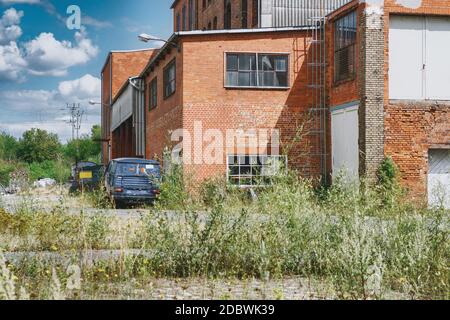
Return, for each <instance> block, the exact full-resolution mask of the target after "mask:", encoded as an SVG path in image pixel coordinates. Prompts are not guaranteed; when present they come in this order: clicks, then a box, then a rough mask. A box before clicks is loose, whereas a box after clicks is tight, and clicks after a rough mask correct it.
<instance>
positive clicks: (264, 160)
mask: <svg viewBox="0 0 450 320" xmlns="http://www.w3.org/2000/svg"><path fill="white" fill-rule="evenodd" d="M287 165H288V159H287V156H274V155H229V156H228V157H227V168H228V172H227V177H228V182H229V183H230V184H231V185H234V186H239V187H257V186H264V185H270V184H271V183H272V181H273V178H274V177H276V176H278V175H279V174H281V173H282V172H283V170H286V169H287Z"/></svg>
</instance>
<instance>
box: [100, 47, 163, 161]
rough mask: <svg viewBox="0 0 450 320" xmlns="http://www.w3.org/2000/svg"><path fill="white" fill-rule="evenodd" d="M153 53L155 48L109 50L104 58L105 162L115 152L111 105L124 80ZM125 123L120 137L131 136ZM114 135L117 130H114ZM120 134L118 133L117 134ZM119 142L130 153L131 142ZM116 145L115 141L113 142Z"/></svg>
mask: <svg viewBox="0 0 450 320" xmlns="http://www.w3.org/2000/svg"><path fill="white" fill-rule="evenodd" d="M154 53H155V50H135V51H125V50H122V51H111V52H110V53H109V54H108V57H107V58H106V61H105V64H104V66H103V68H102V71H101V79H102V99H101V109H102V138H103V143H102V159H103V161H104V162H105V163H108V162H109V160H110V159H113V158H115V152H114V153H113V148H112V146H113V145H112V142H113V140H112V139H111V138H112V135H113V131H111V116H112V114H111V113H112V110H111V109H112V105H113V102H114V101H115V100H116V99H117V97H118V95H119V94H120V93H121V89H122V87H123V86H124V83H125V82H128V79H129V78H130V77H133V76H136V75H138V74H139V73H140V72H141V71H142V69H143V68H144V67H145V66H146V64H147V63H148V60H149V59H150V57H151V56H152V55H153V54H154ZM125 127H127V124H125V125H124V126H123V127H122V129H123V130H122V132H123V133H122V134H121V136H122V137H123V138H122V139H124V138H125V135H124V133H125V132H127V135H129V137H130V138H131V136H132V134H131V133H128V132H130V131H131V128H130V127H129V125H128V127H127V128H125ZM115 134H116V136H117V134H118V132H115ZM119 136H120V134H119ZM125 141H127V140H124V141H123V143H120V145H123V146H127V147H126V148H127V150H126V151H124V152H126V153H127V154H129V155H132V153H133V150H132V149H133V148H132V147H131V146H130V145H132V144H129V143H125ZM114 143H115V144H116V146H117V142H114Z"/></svg>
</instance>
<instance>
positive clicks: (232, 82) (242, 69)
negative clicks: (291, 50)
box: [225, 53, 289, 88]
mask: <svg viewBox="0 0 450 320" xmlns="http://www.w3.org/2000/svg"><path fill="white" fill-rule="evenodd" d="M288 57H289V56H288V55H287V54H272V53H227V54H226V75H225V78H226V79H225V86H226V87H244V88H245V87H247V88H288V86H289V72H288V60H289V59H288Z"/></svg>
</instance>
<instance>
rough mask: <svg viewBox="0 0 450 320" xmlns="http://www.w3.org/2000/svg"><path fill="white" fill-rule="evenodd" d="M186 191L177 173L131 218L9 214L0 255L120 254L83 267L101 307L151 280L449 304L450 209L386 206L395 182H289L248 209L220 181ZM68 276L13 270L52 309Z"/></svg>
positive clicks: (41, 269) (400, 198)
mask: <svg viewBox="0 0 450 320" xmlns="http://www.w3.org/2000/svg"><path fill="white" fill-rule="evenodd" d="M387 161H389V160H387ZM382 171H385V170H384V169H383V170H382ZM386 171H388V172H391V170H390V169H389V170H386ZM391 178H392V179H389V180H388V181H394V180H396V179H398V178H397V173H395V174H394V175H392V176H391ZM183 181H184V179H183V176H182V174H181V172H180V171H179V170H178V169H174V170H173V171H172V174H170V175H169V176H168V177H166V179H165V183H163V184H162V194H161V195H162V197H163V198H162V199H161V200H162V201H160V202H159V203H158V204H157V205H156V206H155V207H152V208H149V209H148V210H143V211H142V213H141V214H140V215H139V216H133V217H128V218H123V217H122V218H120V217H110V216H107V215H102V214H100V215H98V216H88V215H85V214H83V210H82V209H80V211H81V214H80V215H68V214H67V208H66V207H67V205H66V204H65V201H68V199H66V200H64V199H63V200H62V201H61V204H60V205H58V206H57V207H56V208H55V209H54V210H53V212H51V213H41V212H40V211H39V210H37V211H36V209H33V208H34V207H33V206H31V205H27V204H26V203H24V204H21V205H19V206H18V211H17V212H16V214H15V215H14V216H12V215H11V214H10V213H8V212H7V211H6V210H0V226H1V230H0V235H1V236H0V237H1V240H0V243H3V244H4V247H3V248H0V250H1V249H3V250H5V251H9V252H11V251H21V250H24V249H26V250H35V251H38V252H39V251H48V250H50V251H51V252H54V253H58V252H59V253H61V254H69V260H70V261H71V262H72V263H73V264H75V265H77V266H79V265H80V261H79V254H80V253H82V252H85V250H87V249H97V250H98V249H106V250H110V249H116V250H118V251H119V254H117V255H116V256H111V257H108V258H105V259H100V260H99V261H96V262H95V263H93V264H83V268H82V270H81V279H82V281H83V283H82V286H81V291H80V290H78V291H75V293H74V292H72V293H71V295H70V298H77V297H79V295H81V296H84V297H86V294H87V293H86V292H87V291H89V295H88V296H87V297H98V296H101V294H102V292H104V290H106V289H105V287H106V286H113V285H114V284H117V285H118V286H119V285H120V286H123V284H124V283H130V281H132V283H134V286H135V287H143V286H145V285H146V284H148V281H149V279H163V278H164V279H165V278H167V279H177V278H182V279H187V278H189V279H191V278H196V279H241V281H244V282H245V281H246V279H252V278H257V279H260V280H261V281H264V282H267V281H272V280H276V279H286V278H291V277H294V278H295V277H299V278H302V279H306V281H308V282H310V283H320V284H321V285H322V286H324V287H325V288H327V290H326V292H327V294H326V296H325V297H327V298H330V297H331V298H338V299H383V298H387V297H396V298H404V299H449V298H450V295H449V293H450V278H449V275H450V272H449V261H450V242H449V225H450V224H449V223H450V219H449V217H450V216H449V212H448V210H447V211H446V210H444V209H442V208H435V209H426V208H421V207H418V206H416V205H414V204H412V203H410V202H408V201H407V200H406V198H405V197H404V192H403V191H402V192H398V193H394V194H392V196H391V198H390V200H389V202H386V197H385V193H384V192H383V191H382V190H384V189H385V188H388V187H389V186H391V182H387V183H386V185H382V184H379V185H377V186H368V185H365V182H364V181H362V182H361V183H360V186H359V187H357V186H355V185H348V184H343V183H341V184H340V183H337V184H335V185H334V186H332V187H330V188H327V189H321V190H319V191H318V190H317V188H316V187H315V186H314V184H313V182H312V181H309V180H304V179H300V178H298V177H297V175H296V174H294V173H287V174H285V175H283V176H281V177H279V178H277V179H275V181H274V183H273V185H272V186H270V187H267V188H263V189H259V190H258V191H257V195H258V196H257V197H256V198H255V197H254V198H253V200H251V199H249V196H248V194H247V193H246V192H244V191H240V190H238V189H229V188H227V186H226V183H225V182H224V181H223V180H217V179H214V180H212V181H208V182H205V183H204V184H203V185H202V186H201V187H200V188H199V189H200V190H199V191H198V192H197V193H195V194H194V195H192V194H190V193H188V192H186V189H185V188H184V187H182V186H181V185H180V184H183ZM383 181H384V180H383ZM77 202H80V203H81V202H82V201H81V200H80V201H77ZM100 204H101V202H100V201H99V202H98V205H100ZM168 208H169V209H171V210H170V211H168V210H167V209H168ZM173 208H176V209H175V211H173ZM70 253H72V254H70ZM65 268H66V265H65V264H64V263H63V262H51V261H48V260H45V259H43V258H39V257H35V258H33V259H31V260H25V261H22V262H21V263H19V264H15V265H14V266H9V267H8V268H7V269H8V270H11V271H12V272H13V273H14V274H15V276H16V277H17V278H18V280H17V283H16V289H15V291H14V292H15V294H16V295H20V289H19V288H21V287H24V288H28V289H27V291H28V292H29V293H30V295H31V297H34V298H45V297H49V296H50V297H51V294H52V293H51V292H49V290H48V287H49V286H48V284H49V283H54V282H55V281H54V278H55V277H54V276H53V273H54V272H53V271H52V270H56V273H57V275H58V278H59V279H61V283H62V285H63V287H64V286H65V284H66V282H67V281H68V280H67V272H66V271H65ZM4 273H5V274H6V275H5V276H4V278H7V276H8V271H5V272H4ZM0 278H1V275H0ZM0 283H1V281H0ZM93 288H95V289H93ZM83 290H85V291H83ZM114 292H116V294H118V293H117V292H118V291H117V290H116V291H114ZM128 292H134V290H131V289H130V290H129V291H128ZM277 296H280V293H279V292H278V294H277ZM227 297H228V298H233V296H227Z"/></svg>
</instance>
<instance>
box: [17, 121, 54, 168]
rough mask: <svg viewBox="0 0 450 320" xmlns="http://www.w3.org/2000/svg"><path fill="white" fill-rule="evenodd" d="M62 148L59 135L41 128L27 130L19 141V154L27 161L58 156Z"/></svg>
mask: <svg viewBox="0 0 450 320" xmlns="http://www.w3.org/2000/svg"><path fill="white" fill-rule="evenodd" d="M60 149H61V144H60V143H59V140H58V136H57V135H56V134H53V133H49V132H47V131H45V130H41V129H31V130H28V131H26V132H25V133H24V134H23V136H22V139H20V141H19V146H18V150H17V155H18V157H19V159H21V160H23V161H25V162H27V163H33V162H38V163H40V162H44V161H47V160H54V159H56V158H57V156H58V154H59V152H60Z"/></svg>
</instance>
